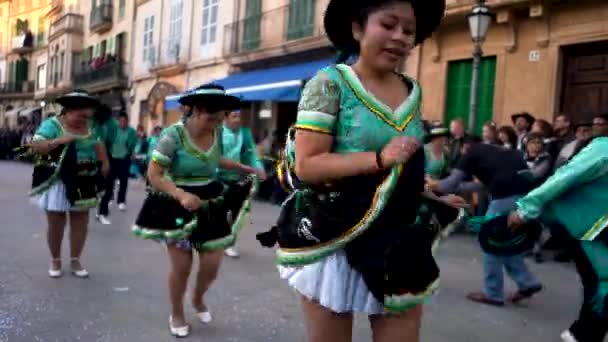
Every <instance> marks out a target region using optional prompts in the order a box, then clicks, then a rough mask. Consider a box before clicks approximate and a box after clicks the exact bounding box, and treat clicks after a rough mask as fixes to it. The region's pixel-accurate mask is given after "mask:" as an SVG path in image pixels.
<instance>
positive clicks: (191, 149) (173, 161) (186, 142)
mask: <svg viewBox="0 0 608 342" xmlns="http://www.w3.org/2000/svg"><path fill="white" fill-rule="evenodd" d="M221 158H222V148H221V132H220V131H219V130H218V132H216V134H215V137H214V140H213V145H212V146H211V147H210V148H209V149H208V150H207V151H203V150H201V149H200V148H198V147H197V146H196V145H195V144H194V143H193V142H192V140H191V138H190V135H189V134H188V131H187V130H186V127H185V126H184V124H183V123H182V122H178V123H176V124H173V125H171V126H169V127H167V128H166V129H165V130H164V131H163V132H162V134H161V136H160V138H159V140H158V144H157V145H156V148H155V149H154V151H153V152H152V161H153V162H155V163H157V164H159V165H161V166H163V167H165V168H166V176H167V177H168V178H169V179H171V180H172V181H173V182H174V183H175V184H176V185H178V186H179V185H186V186H187V185H205V184H208V183H211V182H212V181H213V180H215V179H216V177H217V170H218V168H219V164H220V160H221Z"/></svg>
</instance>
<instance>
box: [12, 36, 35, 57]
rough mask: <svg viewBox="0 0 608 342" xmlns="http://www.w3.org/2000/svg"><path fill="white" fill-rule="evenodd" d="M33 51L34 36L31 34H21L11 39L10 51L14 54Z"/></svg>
mask: <svg viewBox="0 0 608 342" xmlns="http://www.w3.org/2000/svg"><path fill="white" fill-rule="evenodd" d="M33 49H34V35H33V34H32V33H31V32H28V33H24V34H21V35H19V36H16V37H14V38H13V40H12V42H11V50H12V51H13V52H14V53H19V54H23V53H28V52H31V51H32V50H33Z"/></svg>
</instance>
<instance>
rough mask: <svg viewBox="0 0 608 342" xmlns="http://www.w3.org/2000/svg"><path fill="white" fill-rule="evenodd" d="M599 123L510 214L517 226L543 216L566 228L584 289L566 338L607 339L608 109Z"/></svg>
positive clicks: (580, 341) (574, 341)
mask: <svg viewBox="0 0 608 342" xmlns="http://www.w3.org/2000/svg"><path fill="white" fill-rule="evenodd" d="M593 128H594V135H595V138H594V139H593V140H592V141H591V143H589V145H588V146H587V147H585V148H584V149H582V150H581V151H580V152H579V153H578V154H577V155H575V156H574V157H573V158H572V159H571V160H570V161H569V162H568V163H567V164H565V165H564V166H562V167H560V168H559V169H558V170H557V171H556V172H555V174H553V176H551V177H550V178H549V179H547V181H546V182H545V183H543V184H542V185H541V186H539V187H538V188H536V189H535V190H533V191H532V192H530V193H529V194H528V195H527V196H526V197H523V198H521V199H520V200H519V201H518V202H517V208H518V209H517V211H515V212H513V213H512V214H511V216H510V217H509V223H510V225H511V226H513V227H518V226H520V225H522V224H523V223H524V222H525V221H527V220H534V219H540V220H541V221H543V222H545V223H547V224H558V226H561V227H562V228H563V229H564V231H563V232H562V235H563V238H564V241H568V246H569V249H570V251H571V253H572V255H573V258H574V261H575V263H576V268H577V271H578V273H579V276H580V278H581V282H582V284H583V290H584V293H583V305H582V307H581V310H580V313H579V317H578V319H577V320H576V322H574V324H572V326H571V327H570V328H569V329H568V330H566V331H564V332H563V333H562V335H561V337H562V340H563V341H564V342H603V341H604V338H605V337H606V334H607V332H608V229H607V228H608V115H604V116H601V117H598V118H596V119H595V120H594V127H593Z"/></svg>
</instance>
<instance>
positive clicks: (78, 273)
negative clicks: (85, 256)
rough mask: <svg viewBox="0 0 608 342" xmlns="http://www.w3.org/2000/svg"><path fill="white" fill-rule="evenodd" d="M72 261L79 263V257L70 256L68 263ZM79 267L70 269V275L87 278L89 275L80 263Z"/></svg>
mask: <svg viewBox="0 0 608 342" xmlns="http://www.w3.org/2000/svg"><path fill="white" fill-rule="evenodd" d="M74 261H78V263H80V259H79V258H71V259H70V263H72V262H74ZM80 266H81V268H80V269H78V270H75V269H72V275H73V276H75V277H77V278H88V277H89V272H88V271H87V270H86V269H85V268H84V267H82V265H80Z"/></svg>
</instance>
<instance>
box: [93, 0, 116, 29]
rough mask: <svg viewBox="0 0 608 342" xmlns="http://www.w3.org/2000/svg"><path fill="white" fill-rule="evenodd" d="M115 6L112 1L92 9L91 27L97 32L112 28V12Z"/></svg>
mask: <svg viewBox="0 0 608 342" xmlns="http://www.w3.org/2000/svg"><path fill="white" fill-rule="evenodd" d="M113 13H114V8H113V7H112V4H110V3H102V4H100V5H97V6H96V7H94V8H93V9H92V10H91V18H90V23H89V29H90V30H91V31H92V32H95V33H102V32H105V31H108V30H110V29H111V28H112V14H113Z"/></svg>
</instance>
